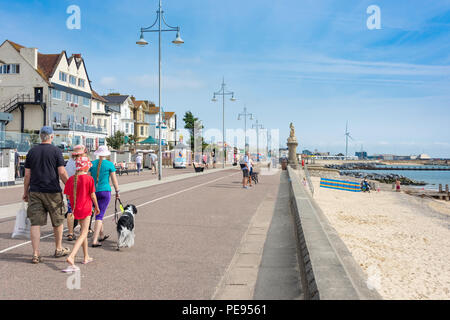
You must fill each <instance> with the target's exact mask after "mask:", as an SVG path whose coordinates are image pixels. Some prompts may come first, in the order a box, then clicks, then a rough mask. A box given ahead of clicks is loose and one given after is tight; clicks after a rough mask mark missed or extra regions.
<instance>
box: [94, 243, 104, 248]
mask: <svg viewBox="0 0 450 320" xmlns="http://www.w3.org/2000/svg"><path fill="white" fill-rule="evenodd" d="M101 246H102V244H101V243H97V244H93V245H92V248H97V247H101Z"/></svg>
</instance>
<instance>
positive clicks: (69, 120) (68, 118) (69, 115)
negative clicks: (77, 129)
mask: <svg viewBox="0 0 450 320" xmlns="http://www.w3.org/2000/svg"><path fill="white" fill-rule="evenodd" d="M73 120H74V119H73V115H71V114H68V115H67V122H69V123H73Z"/></svg>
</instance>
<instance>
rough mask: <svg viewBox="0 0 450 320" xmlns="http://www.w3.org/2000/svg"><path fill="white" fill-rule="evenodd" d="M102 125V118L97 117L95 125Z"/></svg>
mask: <svg viewBox="0 0 450 320" xmlns="http://www.w3.org/2000/svg"><path fill="white" fill-rule="evenodd" d="M101 126H102V119H97V127H99V128H100V127H101Z"/></svg>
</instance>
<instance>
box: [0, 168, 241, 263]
mask: <svg viewBox="0 0 450 320" xmlns="http://www.w3.org/2000/svg"><path fill="white" fill-rule="evenodd" d="M238 173H239V172H235V173H233V174H230V175H228V176H224V177H220V178H217V179H214V180H211V181H208V182H205V183H201V184H199V185H196V186H193V187H190V188H186V189H183V190H181V191H177V192H174V193H171V194H168V195H165V196H163V197H160V198H157V199H153V200H150V201H147V202H144V203H142V204H140V205H137V206H136V208H139V207H142V206H146V205H148V204H150V203H153V202H156V201H159V200H163V199H166V198H169V197H172V196H175V195H177V194H180V193H183V192H186V191H189V190H192V189H196V188H199V187H202V186H205V185H207V184H210V183H213V182H216V181H219V180H222V179H225V178H228V177H231V176H234V175H236V174H238ZM111 217H114V214H110V215H109V216H106V217H104V218H103V219H108V218H111ZM67 230H68V229H64V230H63V232H66V231H67ZM51 236H53V233H50V234H48V235H45V236H42V237H41V239H45V238H48V237H51ZM29 243H31V241H27V242H23V243H19V244H17V245H15V246H12V247H9V248H6V249H3V250H1V251H0V254H1V253H5V252H8V251H10V250H13V249H15V248H18V247H21V246H24V245H26V244H29Z"/></svg>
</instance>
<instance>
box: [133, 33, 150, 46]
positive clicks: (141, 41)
mask: <svg viewBox="0 0 450 320" xmlns="http://www.w3.org/2000/svg"><path fill="white" fill-rule="evenodd" d="M136 44H137V45H138V46H140V47H144V46H146V45H148V42H147V41H146V40H145V39H144V33H142V32H141V38H140V39H139V40H138V41H136Z"/></svg>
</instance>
